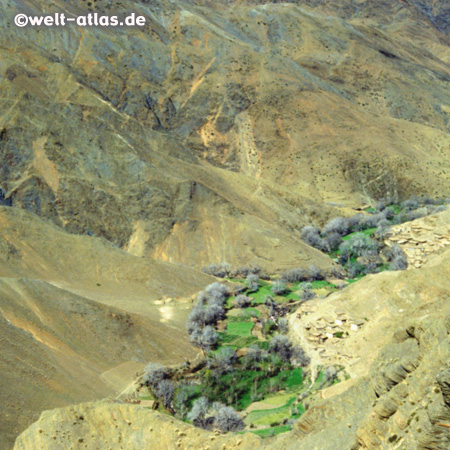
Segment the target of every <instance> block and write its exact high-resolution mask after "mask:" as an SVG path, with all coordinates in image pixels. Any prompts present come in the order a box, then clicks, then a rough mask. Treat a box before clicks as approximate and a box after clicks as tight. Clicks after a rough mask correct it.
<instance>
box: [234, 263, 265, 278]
mask: <svg viewBox="0 0 450 450" xmlns="http://www.w3.org/2000/svg"><path fill="white" fill-rule="evenodd" d="M260 273H261V267H259V266H242V267H238V268H237V269H236V270H234V271H233V275H234V276H241V277H247V276H248V275H252V274H253V275H259V274H260Z"/></svg>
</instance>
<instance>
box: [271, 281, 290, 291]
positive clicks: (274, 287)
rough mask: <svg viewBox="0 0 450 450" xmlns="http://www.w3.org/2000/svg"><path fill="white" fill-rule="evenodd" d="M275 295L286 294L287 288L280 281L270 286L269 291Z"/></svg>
mask: <svg viewBox="0 0 450 450" xmlns="http://www.w3.org/2000/svg"><path fill="white" fill-rule="evenodd" d="M270 290H271V292H273V293H274V294H275V295H282V294H285V293H286V292H288V288H287V287H286V285H285V284H284V283H283V282H282V281H281V280H276V281H274V283H273V284H272V288H271V289H270Z"/></svg>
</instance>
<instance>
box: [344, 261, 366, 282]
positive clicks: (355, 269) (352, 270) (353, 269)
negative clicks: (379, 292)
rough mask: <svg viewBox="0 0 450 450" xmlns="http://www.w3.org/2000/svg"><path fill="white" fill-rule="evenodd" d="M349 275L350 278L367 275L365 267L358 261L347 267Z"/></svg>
mask: <svg viewBox="0 0 450 450" xmlns="http://www.w3.org/2000/svg"><path fill="white" fill-rule="evenodd" d="M346 269H347V275H348V277H349V278H356V277H357V276H359V275H363V274H364V273H365V269H364V266H363V265H362V264H360V263H359V262H357V261H352V262H350V263H349V264H348V265H347V266H346Z"/></svg>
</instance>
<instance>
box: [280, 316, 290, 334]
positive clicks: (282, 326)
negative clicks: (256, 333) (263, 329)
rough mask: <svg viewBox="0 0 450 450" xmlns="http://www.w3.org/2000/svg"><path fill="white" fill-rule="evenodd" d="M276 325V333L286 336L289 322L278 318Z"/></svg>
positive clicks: (283, 318)
mask: <svg viewBox="0 0 450 450" xmlns="http://www.w3.org/2000/svg"><path fill="white" fill-rule="evenodd" d="M277 325H278V331H279V332H280V333H281V334H287V332H288V331H289V322H288V320H287V319H286V318H285V317H282V318H280V319H279V320H278V322H277Z"/></svg>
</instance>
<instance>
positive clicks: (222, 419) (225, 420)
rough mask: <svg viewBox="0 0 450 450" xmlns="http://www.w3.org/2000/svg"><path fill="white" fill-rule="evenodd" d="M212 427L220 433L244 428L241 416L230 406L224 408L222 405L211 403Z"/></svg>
mask: <svg viewBox="0 0 450 450" xmlns="http://www.w3.org/2000/svg"><path fill="white" fill-rule="evenodd" d="M212 409H213V417H214V427H216V428H217V429H218V430H220V431H221V432H222V433H227V432H229V431H239V430H243V429H244V428H245V425H244V421H243V420H242V418H241V416H240V415H239V414H238V413H237V412H236V410H235V409H234V408H232V407H231V406H225V405H223V404H222V403H218V402H215V403H213V407H212Z"/></svg>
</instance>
